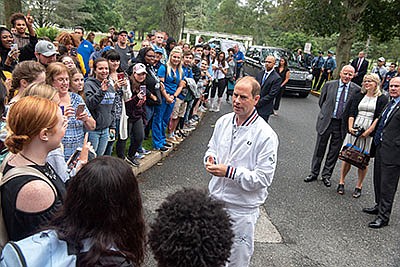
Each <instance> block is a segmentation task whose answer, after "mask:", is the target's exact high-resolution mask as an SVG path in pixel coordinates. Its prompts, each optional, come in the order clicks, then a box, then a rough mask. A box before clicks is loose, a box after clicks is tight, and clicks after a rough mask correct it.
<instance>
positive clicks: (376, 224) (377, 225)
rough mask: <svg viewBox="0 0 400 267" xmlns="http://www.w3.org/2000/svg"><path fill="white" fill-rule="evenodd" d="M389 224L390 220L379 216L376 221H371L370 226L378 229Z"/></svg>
mask: <svg viewBox="0 0 400 267" xmlns="http://www.w3.org/2000/svg"><path fill="white" fill-rule="evenodd" d="M388 224H389V222H388V221H384V220H382V219H381V218H379V217H378V218H376V219H375V220H374V221H372V222H370V223H369V224H368V227H370V228H376V229H378V228H382V227H384V226H386V225H388Z"/></svg>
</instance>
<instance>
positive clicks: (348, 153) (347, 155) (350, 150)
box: [339, 137, 370, 170]
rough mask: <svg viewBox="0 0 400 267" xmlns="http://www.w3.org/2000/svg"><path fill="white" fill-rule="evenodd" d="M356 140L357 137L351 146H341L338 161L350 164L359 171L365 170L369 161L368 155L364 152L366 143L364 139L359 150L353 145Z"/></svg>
mask: <svg viewBox="0 0 400 267" xmlns="http://www.w3.org/2000/svg"><path fill="white" fill-rule="evenodd" d="M358 138H359V137H357V138H356V140H355V141H354V143H353V144H346V145H344V146H343V148H342V150H341V151H340V153H339V159H340V160H343V161H345V162H347V163H350V164H351V165H353V166H355V167H357V168H359V169H361V170H365V169H366V168H367V166H368V164H369V159H370V155H369V154H368V152H366V151H365V145H366V142H367V141H366V140H365V139H364V146H363V148H362V149H361V148H359V147H357V146H356V145H355V144H356V143H357V140H358Z"/></svg>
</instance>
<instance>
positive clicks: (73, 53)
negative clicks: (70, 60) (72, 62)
mask: <svg viewBox="0 0 400 267" xmlns="http://www.w3.org/2000/svg"><path fill="white" fill-rule="evenodd" d="M70 54H71V56H74V57H76V55H77V54H78V49H77V48H76V47H72V48H71V52H70Z"/></svg>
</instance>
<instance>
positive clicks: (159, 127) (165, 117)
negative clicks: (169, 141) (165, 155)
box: [152, 98, 175, 149]
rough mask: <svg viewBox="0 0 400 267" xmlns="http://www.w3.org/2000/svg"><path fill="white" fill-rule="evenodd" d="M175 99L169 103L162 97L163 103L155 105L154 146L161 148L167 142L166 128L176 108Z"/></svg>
mask: <svg viewBox="0 0 400 267" xmlns="http://www.w3.org/2000/svg"><path fill="white" fill-rule="evenodd" d="M174 105H175V101H174V102H172V103H171V104H168V103H167V102H166V101H165V98H162V102H161V105H159V106H155V107H154V117H153V125H152V137H153V147H154V148H156V149H157V148H160V147H162V146H164V144H165V130H166V129H167V126H168V122H169V118H170V117H171V114H172V110H173V109H174Z"/></svg>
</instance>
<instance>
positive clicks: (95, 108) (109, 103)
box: [84, 57, 115, 156]
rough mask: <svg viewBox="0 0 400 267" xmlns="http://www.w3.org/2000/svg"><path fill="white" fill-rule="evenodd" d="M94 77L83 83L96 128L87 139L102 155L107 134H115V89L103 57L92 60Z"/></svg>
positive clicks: (87, 103)
mask: <svg viewBox="0 0 400 267" xmlns="http://www.w3.org/2000/svg"><path fill="white" fill-rule="evenodd" d="M93 73H94V77H89V78H88V79H87V81H86V82H85V85H84V91H85V96H86V105H87V107H88V109H89V111H90V113H91V114H92V116H93V118H94V119H95V120H96V128H95V129H94V130H93V131H91V132H89V141H90V143H91V144H92V146H93V148H94V150H95V151H96V154H97V156H102V155H104V152H105V151H106V147H107V143H108V140H109V135H110V134H111V135H114V136H115V89H114V87H113V86H112V85H111V84H110V81H109V80H108V75H109V66H108V61H107V59H105V58H102V57H100V58H97V59H96V60H95V61H94V62H93Z"/></svg>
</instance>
